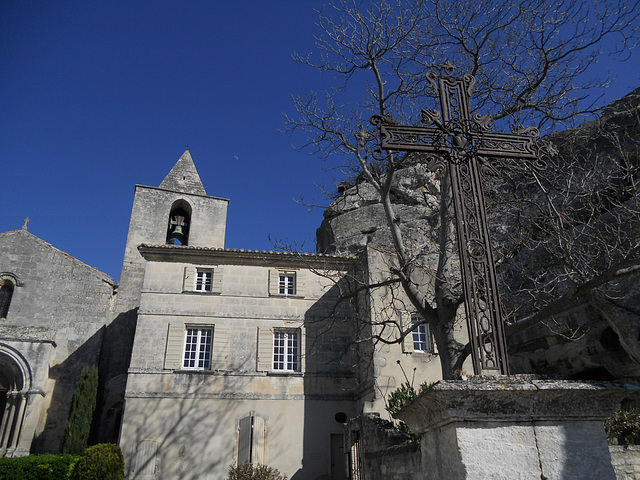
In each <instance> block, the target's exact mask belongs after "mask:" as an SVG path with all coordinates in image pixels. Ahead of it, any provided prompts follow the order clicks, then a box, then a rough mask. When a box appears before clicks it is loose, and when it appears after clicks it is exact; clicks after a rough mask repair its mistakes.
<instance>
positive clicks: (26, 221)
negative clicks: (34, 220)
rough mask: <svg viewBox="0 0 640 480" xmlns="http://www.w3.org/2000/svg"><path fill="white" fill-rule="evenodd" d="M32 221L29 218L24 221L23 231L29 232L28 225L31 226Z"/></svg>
mask: <svg viewBox="0 0 640 480" xmlns="http://www.w3.org/2000/svg"><path fill="white" fill-rule="evenodd" d="M30 221H31V220H29V217H27V218H25V219H24V225H22V229H23V230H29V228H28V224H29V222H30Z"/></svg>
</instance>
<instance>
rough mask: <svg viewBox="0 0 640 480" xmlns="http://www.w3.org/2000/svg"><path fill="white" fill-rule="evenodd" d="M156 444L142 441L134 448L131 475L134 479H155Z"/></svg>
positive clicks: (150, 441) (151, 441)
mask: <svg viewBox="0 0 640 480" xmlns="http://www.w3.org/2000/svg"><path fill="white" fill-rule="evenodd" d="M157 454H158V442H155V441H153V440H143V441H141V442H138V445H137V446H136V456H135V457H134V460H133V469H132V470H133V473H134V476H135V477H136V478H155V473H156V456H157Z"/></svg>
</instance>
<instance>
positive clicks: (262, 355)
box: [256, 327, 273, 372]
mask: <svg viewBox="0 0 640 480" xmlns="http://www.w3.org/2000/svg"><path fill="white" fill-rule="evenodd" d="M272 366H273V330H272V329H271V328H269V327H258V361H257V367H256V369H257V370H258V371H259V372H270V371H271V369H272Z"/></svg>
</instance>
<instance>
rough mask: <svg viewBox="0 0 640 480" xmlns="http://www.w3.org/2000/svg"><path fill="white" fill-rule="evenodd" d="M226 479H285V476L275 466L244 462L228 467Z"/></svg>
mask: <svg viewBox="0 0 640 480" xmlns="http://www.w3.org/2000/svg"><path fill="white" fill-rule="evenodd" d="M228 480H287V476H286V475H282V474H281V473H280V472H279V471H278V470H276V469H275V468H271V467H267V466H266V465H252V464H251V463H248V462H245V463H243V464H242V465H240V466H238V467H235V466H233V465H231V466H230V467H229V479H228Z"/></svg>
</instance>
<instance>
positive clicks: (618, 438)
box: [604, 407, 640, 445]
mask: <svg viewBox="0 0 640 480" xmlns="http://www.w3.org/2000/svg"><path fill="white" fill-rule="evenodd" d="M604 428H605V430H606V431H607V439H608V440H609V443H611V444H618V445H640V407H629V408H622V407H618V409H617V410H616V413H614V414H613V415H612V416H611V417H609V418H608V419H607V420H606V421H605V422H604Z"/></svg>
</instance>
